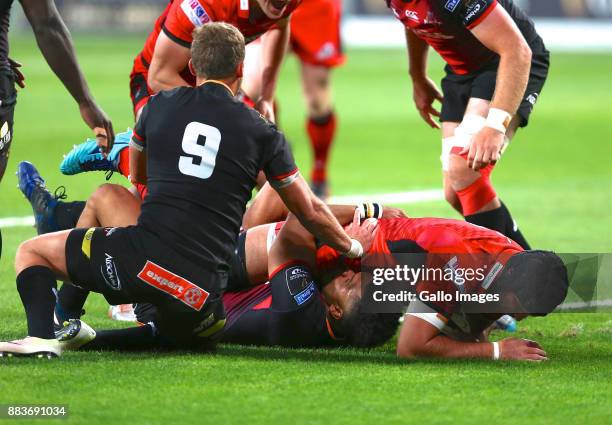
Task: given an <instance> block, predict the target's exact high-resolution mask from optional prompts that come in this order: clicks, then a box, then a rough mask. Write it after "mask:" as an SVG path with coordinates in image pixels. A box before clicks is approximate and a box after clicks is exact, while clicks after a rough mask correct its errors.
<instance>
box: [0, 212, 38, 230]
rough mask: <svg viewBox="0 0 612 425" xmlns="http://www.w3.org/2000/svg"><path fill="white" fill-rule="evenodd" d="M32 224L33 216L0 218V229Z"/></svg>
mask: <svg viewBox="0 0 612 425" xmlns="http://www.w3.org/2000/svg"><path fill="white" fill-rule="evenodd" d="M27 226H34V216H33V215H28V216H25V217H5V218H0V229H6V228H8V227H27Z"/></svg>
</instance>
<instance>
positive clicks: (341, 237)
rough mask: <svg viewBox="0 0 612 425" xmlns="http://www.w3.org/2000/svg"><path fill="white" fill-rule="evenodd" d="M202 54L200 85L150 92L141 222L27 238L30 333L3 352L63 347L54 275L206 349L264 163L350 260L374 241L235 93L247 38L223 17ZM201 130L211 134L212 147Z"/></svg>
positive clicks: (209, 29) (21, 285)
mask: <svg viewBox="0 0 612 425" xmlns="http://www.w3.org/2000/svg"><path fill="white" fill-rule="evenodd" d="M192 57H193V61H192V65H191V66H190V68H191V69H193V70H194V71H195V72H194V73H195V74H196V76H197V83H198V86H197V87H195V88H192V87H180V88H176V89H174V90H171V91H165V92H161V93H160V94H158V95H157V96H154V97H152V98H151V100H150V101H149V103H147V105H146V106H145V109H144V111H143V112H142V114H141V117H140V119H139V121H138V124H137V127H136V129H135V131H134V138H133V139H132V141H131V145H130V150H131V151H132V152H131V154H130V160H131V164H130V174H131V176H132V178H133V180H135V181H137V182H141V183H145V182H146V183H149V186H148V190H149V193H148V195H147V198H146V201H145V203H144V204H143V206H142V208H141V211H140V214H139V216H138V222H137V224H136V225H135V226H127V227H116V228H112V229H103V228H96V227H92V228H89V229H74V230H72V231H64V232H56V233H52V234H49V235H42V236H39V237H37V238H34V239H32V240H30V241H27V242H25V243H23V244H21V245H20V247H19V249H18V250H17V255H16V258H15V269H16V275H17V279H16V280H17V289H18V291H19V295H20V297H21V299H22V302H23V305H24V309H25V312H26V317H27V323H28V337H26V338H24V339H21V340H17V341H9V342H3V343H0V353H7V354H9V355H23V356H30V355H47V356H58V355H60V354H61V351H62V345H61V344H60V343H59V342H58V340H57V339H55V335H54V333H53V310H54V307H55V286H56V279H62V280H70V281H72V282H78V284H79V285H81V286H83V287H85V288H87V289H88V290H90V291H94V292H98V293H101V294H103V295H104V296H105V297H106V298H107V299H108V300H109V301H114V302H115V303H133V302H150V303H152V304H154V305H155V306H156V308H157V309H158V314H159V317H160V318H162V317H163V318H164V320H163V321H162V320H160V321H158V324H159V325H160V327H159V330H160V333H163V335H164V336H165V337H166V338H168V339H170V340H172V342H173V344H175V345H177V346H180V347H199V346H200V345H202V344H207V343H208V341H209V340H208V338H209V337H210V336H211V334H213V333H215V332H216V331H218V330H219V329H220V328H221V327H222V324H223V323H224V321H225V312H224V309H223V304H222V301H221V296H222V294H223V292H224V290H225V288H226V286H227V269H228V264H227V261H228V260H229V258H230V256H231V252H232V250H233V245H234V244H235V241H236V238H237V236H238V233H239V227H240V222H241V220H242V215H243V213H244V210H245V208H246V203H247V200H248V198H249V197H250V195H251V191H252V190H253V187H254V185H255V180H256V177H257V174H258V173H259V172H260V170H264V171H265V173H266V176H267V177H268V178H270V179H271V180H274V186H275V187H276V188H277V189H278V190H279V191H280V192H282V194H283V195H282V196H283V199H284V201H285V203H287V204H288V205H292V206H294V207H295V208H292V210H295V211H294V212H296V215H297V217H299V218H300V219H301V220H303V222H304V224H305V225H306V227H307V228H309V229H310V230H311V231H312V232H313V233H315V234H318V235H319V237H320V238H321V239H322V240H325V241H327V242H329V243H330V245H332V246H335V247H337V248H338V249H339V250H341V251H345V252H346V254H347V255H348V256H350V257H358V256H360V255H362V254H363V252H364V249H367V248H369V244H370V242H371V240H372V237H373V236H372V231H373V229H374V225H373V224H370V223H366V225H364V226H354V227H353V228H352V232H354V236H355V237H356V238H359V240H357V239H354V238H351V237H350V236H349V235H348V234H347V233H346V232H345V230H344V229H343V228H342V226H341V225H340V224H339V223H338V221H337V220H336V219H335V217H334V216H333V215H332V214H331V212H330V211H329V209H328V208H327V206H326V205H325V204H323V203H322V202H321V201H320V200H319V199H318V198H317V197H316V196H315V195H314V194H313V193H312V192H311V191H310V189H309V188H308V185H307V184H306V183H305V181H304V179H303V178H301V176H300V174H299V171H298V169H297V168H296V166H295V163H294V161H293V157H292V155H291V151H290V150H289V147H288V145H287V141H286V139H285V138H284V136H283V135H282V133H280V132H278V130H277V129H276V127H275V126H274V125H273V124H271V123H270V122H268V121H267V120H265V119H264V118H263V117H262V116H261V115H260V114H258V113H256V112H255V111H253V110H252V109H250V108H248V107H246V106H245V105H244V104H242V103H240V102H238V101H236V99H235V98H234V93H235V92H236V91H237V90H238V88H239V87H240V80H241V77H242V69H243V60H244V37H243V36H242V34H241V33H240V32H239V31H238V30H237V29H236V28H235V27H233V26H231V25H229V24H225V23H211V24H209V25H206V26H203V27H201V28H198V29H197V30H196V31H195V32H194V42H193V45H192ZM228 117H231V118H230V119H229V120H228ZM222 134H223V142H222V143H221V135H222ZM200 136H203V137H206V138H207V145H206V149H204V152H202V150H201V149H198V148H202V149H203V147H202V146H199V145H198V144H197V140H198V139H199V137H200ZM179 140H182V144H180V143H178V141H179ZM168 141H176V143H168ZM186 152H190V153H191V155H195V156H196V157H198V156H199V157H200V158H199V159H200V161H194V157H193V156H190V157H186V156H185V155H184V154H185V153H186ZM194 282H196V283H194ZM162 325H163V326H162Z"/></svg>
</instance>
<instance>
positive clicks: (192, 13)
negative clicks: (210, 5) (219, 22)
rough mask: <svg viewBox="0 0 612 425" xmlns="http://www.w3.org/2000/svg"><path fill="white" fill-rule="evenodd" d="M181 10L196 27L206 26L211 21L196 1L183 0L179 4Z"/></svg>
mask: <svg viewBox="0 0 612 425" xmlns="http://www.w3.org/2000/svg"><path fill="white" fill-rule="evenodd" d="M181 9H182V10H183V12H184V13H185V16H187V17H188V18H189V20H190V21H191V23H192V24H193V25H194V26H196V27H199V26H201V25H204V24H207V23H209V22H210V21H211V19H210V16H208V13H206V10H205V9H204V8H203V7H202V5H201V4H200V2H199V1H198V0H183V2H182V3H181Z"/></svg>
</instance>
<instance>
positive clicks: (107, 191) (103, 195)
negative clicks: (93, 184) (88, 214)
mask: <svg viewBox="0 0 612 425" xmlns="http://www.w3.org/2000/svg"><path fill="white" fill-rule="evenodd" d="M126 191H127V192H128V193H129V191H128V190H127V189H126V188H124V187H123V186H119V185H117V184H112V183H104V184H103V185H100V186H99V187H98V188H97V189H96V190H95V191H94V193H92V194H91V196H90V197H89V199H88V200H87V206H88V207H89V208H92V209H96V208H98V207H99V206H100V205H103V204H106V203H108V202H110V201H111V200H112V199H115V198H117V197H118V196H121V195H123V194H124V193H125V192H126Z"/></svg>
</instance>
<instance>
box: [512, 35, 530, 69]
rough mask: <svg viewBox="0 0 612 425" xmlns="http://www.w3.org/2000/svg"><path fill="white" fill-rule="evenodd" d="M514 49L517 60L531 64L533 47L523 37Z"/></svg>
mask: <svg viewBox="0 0 612 425" xmlns="http://www.w3.org/2000/svg"><path fill="white" fill-rule="evenodd" d="M513 50H514V56H515V59H514V60H515V61H516V62H518V63H521V64H524V65H530V64H531V57H532V55H533V52H532V51H531V47H529V44H527V42H526V41H525V40H524V39H521V40H520V42H519V43H517V45H516V47H515V48H514V49H513Z"/></svg>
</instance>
